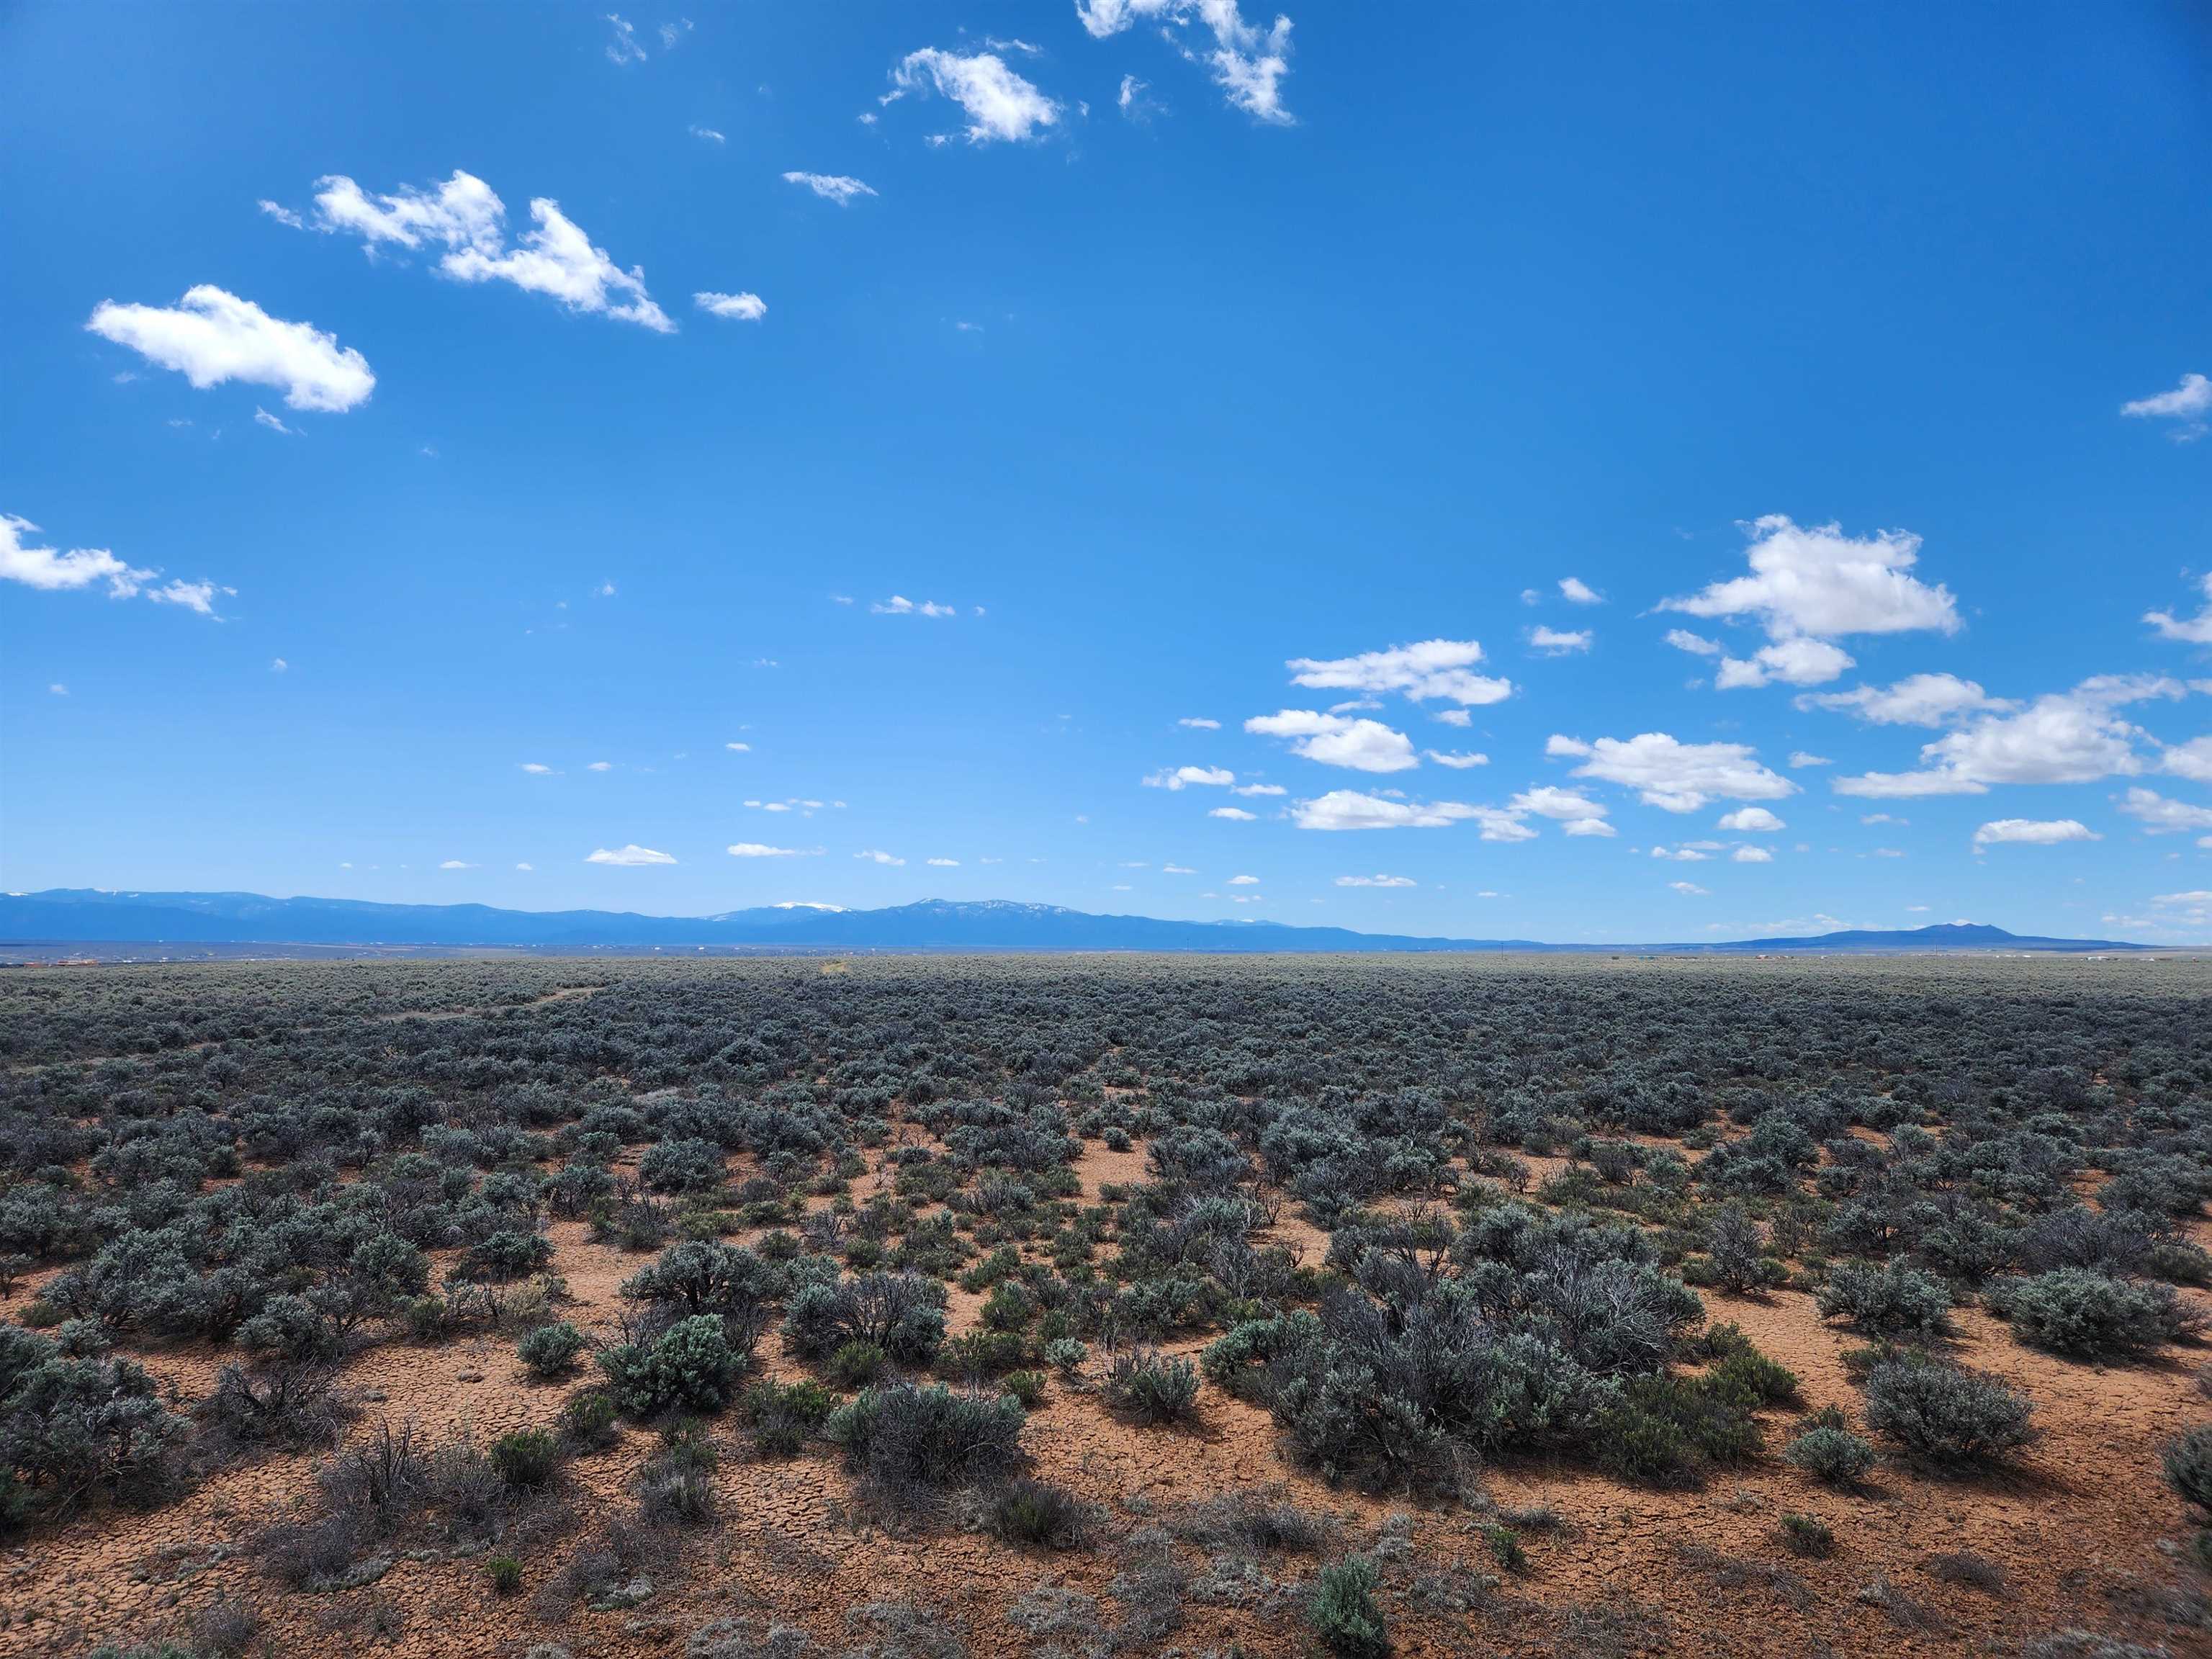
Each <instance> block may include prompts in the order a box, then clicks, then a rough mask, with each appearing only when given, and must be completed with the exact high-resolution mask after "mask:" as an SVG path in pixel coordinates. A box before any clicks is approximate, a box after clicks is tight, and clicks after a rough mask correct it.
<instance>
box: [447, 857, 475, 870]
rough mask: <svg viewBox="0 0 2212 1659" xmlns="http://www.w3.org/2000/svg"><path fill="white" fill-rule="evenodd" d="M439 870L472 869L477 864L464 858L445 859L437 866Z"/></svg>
mask: <svg viewBox="0 0 2212 1659" xmlns="http://www.w3.org/2000/svg"><path fill="white" fill-rule="evenodd" d="M438 867H439V868H440V869H441V870H473V869H475V868H476V867H477V866H475V865H473V864H471V863H470V862H469V861H468V860H466V859H447V860H446V861H445V862H444V863H443V864H441V865H440V866H438Z"/></svg>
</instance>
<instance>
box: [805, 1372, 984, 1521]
mask: <svg viewBox="0 0 2212 1659" xmlns="http://www.w3.org/2000/svg"><path fill="white" fill-rule="evenodd" d="M1023 1419H1024V1413H1023V1411H1022V1408H1021V1406H1020V1404H1019V1403H1018V1401H1013V1400H1010V1399H1008V1398H1007V1397H1006V1395H998V1396H997V1397H996V1398H986V1397H984V1396H983V1395H975V1394H955V1393H954V1392H953V1391H952V1390H951V1389H948V1388H946V1387H945V1385H944V1384H943V1383H934V1384H932V1385H931V1386H929V1387H927V1388H924V1387H921V1386H919V1385H917V1384H915V1383H892V1384H890V1385H889V1386H886V1387H882V1388H874V1389H868V1390H867V1391H866V1393H864V1394H862V1395H860V1396H859V1397H858V1398H857V1399H855V1400H853V1401H849V1402H848V1403H847V1404H846V1405H844V1406H842V1407H839V1408H838V1409H837V1410H836V1411H835V1412H833V1413H830V1415H829V1421H828V1422H827V1423H825V1424H824V1425H823V1432H824V1433H825V1434H827V1435H828V1436H829V1438H830V1439H831V1440H833V1441H835V1442H836V1443H837V1444H838V1445H840V1446H842V1447H843V1448H844V1450H845V1459H846V1462H847V1464H848V1467H850V1468H851V1469H852V1470H853V1472H854V1474H855V1475H856V1476H858V1477H859V1478H860V1480H862V1481H864V1482H865V1483H866V1484H867V1485H868V1486H870V1487H871V1488H872V1489H873V1490H874V1491H875V1492H877V1493H878V1495H880V1496H881V1497H883V1498H885V1499H887V1500H889V1501H890V1503H891V1504H892V1505H893V1506H894V1507H898V1508H912V1507H920V1506H923V1505H926V1504H927V1503H928V1502H929V1501H930V1499H931V1498H932V1496H933V1494H934V1493H936V1492H940V1491H942V1490H945V1489H946V1488H949V1487H956V1486H987V1485H991V1484H993V1483H994V1482H996V1481H999V1480H1003V1479H1005V1478H1006V1477H1007V1476H1009V1475H1011V1474H1012V1473H1013V1472H1014V1471H1015V1469H1016V1468H1018V1466H1019V1464H1020V1462H1021V1457H1022V1451H1021V1433H1022V1423H1023Z"/></svg>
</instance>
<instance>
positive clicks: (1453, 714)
mask: <svg viewBox="0 0 2212 1659" xmlns="http://www.w3.org/2000/svg"><path fill="white" fill-rule="evenodd" d="M1433 718H1435V719H1436V720H1440V721H1442V722H1443V724H1444V725H1446V726H1473V725H1474V715H1472V714H1468V712H1467V710H1466V709H1464V708H1439V709H1437V712H1436V714H1435V715H1434V717H1433Z"/></svg>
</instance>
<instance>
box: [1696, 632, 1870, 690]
mask: <svg viewBox="0 0 2212 1659" xmlns="http://www.w3.org/2000/svg"><path fill="white" fill-rule="evenodd" d="M1856 661H1857V659H1856V658H1854V657H1853V656H1852V655H1851V653H1850V652H1848V651H1846V650H1844V648H1843V647H1841V646H1839V645H1834V644H1832V643H1830V642H1829V641H1826V640H1808V639H1802V638H1800V639H1791V640H1779V641H1776V642H1775V643H1774V644H1772V645H1765V646H1761V647H1759V649H1758V650H1757V651H1754V652H1753V653H1752V654H1751V655H1750V656H1748V657H1723V658H1722V659H1721V665H1720V671H1719V672H1718V673H1717V674H1715V675H1714V676H1713V684H1714V686H1715V688H1716V689H1717V690H1722V691H1734V690H1738V689H1739V688H1741V687H1746V686H1760V685H1765V684H1770V683H1771V682H1772V681H1775V680H1780V681H1781V682H1782V683H1783V684H1785V685H1825V684H1827V682H1828V681H1830V680H1832V679H1835V678H1838V677H1839V676H1841V675H1842V673H1843V671H1844V670H1845V669H1847V668H1850V667H1851V666H1852V665H1854V664H1855V662H1856Z"/></svg>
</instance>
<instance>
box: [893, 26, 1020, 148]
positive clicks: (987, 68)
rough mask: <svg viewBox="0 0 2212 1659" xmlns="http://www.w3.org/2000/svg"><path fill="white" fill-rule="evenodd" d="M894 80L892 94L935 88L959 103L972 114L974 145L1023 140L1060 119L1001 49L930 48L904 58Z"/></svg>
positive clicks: (970, 128)
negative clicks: (955, 50)
mask: <svg viewBox="0 0 2212 1659" xmlns="http://www.w3.org/2000/svg"><path fill="white" fill-rule="evenodd" d="M891 83H892V85H893V87H894V88H896V90H895V91H894V92H893V93H892V94H890V96H891V97H892V98H897V97H900V96H902V95H904V94H907V93H909V92H918V93H928V92H935V93H937V94H939V95H941V96H943V97H946V98H950V99H951V100H952V101H953V102H954V103H956V104H957V105H959V106H960V107H961V109H962V111H963V112H965V113H966V115H967V117H968V131H967V133H966V135H965V136H966V137H967V140H968V142H969V143H971V144H986V143H993V142H994V141H997V142H1005V143H1018V142H1020V141H1022V140H1024V139H1028V138H1032V137H1036V135H1037V133H1038V132H1039V131H1041V130H1042V129H1043V128H1046V127H1050V126H1054V125H1058V123H1059V121H1060V106H1059V105H1058V104H1056V103H1054V101H1053V100H1051V99H1049V98H1048V97H1046V96H1045V95H1044V94H1042V92H1039V91H1038V90H1037V89H1036V88H1035V87H1034V86H1032V85H1030V82H1027V81H1025V80H1024V79H1023V78H1022V77H1021V76H1018V75H1017V74H1015V73H1014V71H1013V70H1011V69H1009V68H1007V67H1006V59H1005V58H1000V56H999V55H998V54H997V53H996V52H972V53H965V54H963V53H961V52H940V51H939V50H938V49H937V48H936V47H934V46H926V47H924V48H923V49H922V50H921V51H920V52H908V54H907V55H906V56H905V57H904V58H902V59H901V60H900V61H899V64H898V67H897V68H896V69H894V70H892V71H891ZM886 101H888V100H886Z"/></svg>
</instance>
